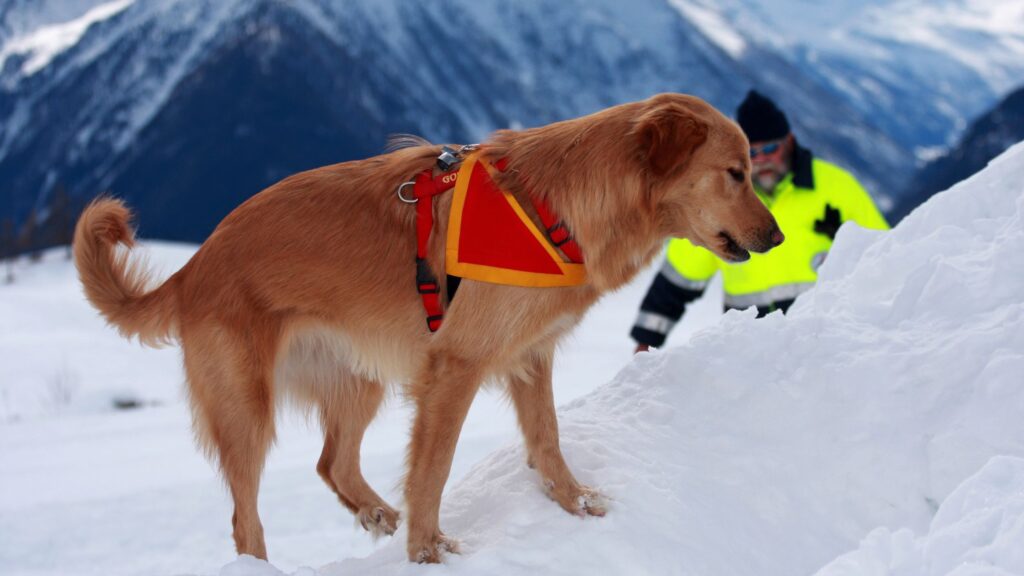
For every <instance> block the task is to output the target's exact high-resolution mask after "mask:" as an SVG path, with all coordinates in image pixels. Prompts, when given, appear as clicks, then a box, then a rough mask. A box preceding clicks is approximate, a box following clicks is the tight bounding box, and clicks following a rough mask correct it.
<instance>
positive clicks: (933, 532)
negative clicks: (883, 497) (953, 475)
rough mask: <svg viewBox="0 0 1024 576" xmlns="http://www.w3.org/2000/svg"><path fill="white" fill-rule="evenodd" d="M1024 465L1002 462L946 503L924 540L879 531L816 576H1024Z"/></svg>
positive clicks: (903, 532)
mask: <svg viewBox="0 0 1024 576" xmlns="http://www.w3.org/2000/svg"><path fill="white" fill-rule="evenodd" d="M1021 542H1024V459H1021V458H1012V457H1007V456H998V457H996V458H993V459H992V460H991V461H989V463H988V464H986V465H985V467H984V468H982V469H981V471H980V472H978V473H977V474H975V475H974V476H971V477H970V478H968V479H967V480H966V481H965V482H964V483H963V484H961V485H960V487H958V488H957V489H956V490H955V491H954V492H953V493H952V494H951V495H950V496H949V498H947V499H946V501H945V502H943V504H942V506H941V507H940V508H939V512H938V514H936V515H935V520H933V521H932V525H931V527H930V528H929V530H928V534H927V535H926V536H924V537H922V538H917V539H915V538H914V535H913V532H911V531H910V530H908V529H906V528H904V529H900V530H897V531H895V532H893V531H891V530H889V529H887V528H879V529H877V530H875V531H873V532H872V533H871V534H869V535H868V537H867V538H865V539H864V541H863V542H861V545H860V548H859V549H858V550H857V551H855V552H851V553H849V554H846V555H844V556H841V557H839V558H837V559H836V560H835V561H834V562H832V563H831V564H829V565H828V566H826V567H825V568H823V569H821V571H819V572H818V574H817V576H911V575H918V574H921V575H924V574H927V575H934V576H939V575H949V576H953V575H958V576H967V575H969V574H978V575H981V574H992V575H999V574H1021V573H1024V547H1021V545H1020V544H1021Z"/></svg>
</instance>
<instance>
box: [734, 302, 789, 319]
mask: <svg viewBox="0 0 1024 576" xmlns="http://www.w3.org/2000/svg"><path fill="white" fill-rule="evenodd" d="M795 300H796V299H795V298H790V299H788V300H779V301H778V302H772V303H771V304H768V305H767V306H758V307H757V317H758V318H763V317H765V316H767V315H768V314H770V313H772V312H775V311H776V310H782V313H783V314H785V313H786V312H787V311H788V310H789V307H790V306H792V305H793V302H794V301H795ZM729 310H738V308H734V307H732V306H726V307H725V311H726V312H728V311H729Z"/></svg>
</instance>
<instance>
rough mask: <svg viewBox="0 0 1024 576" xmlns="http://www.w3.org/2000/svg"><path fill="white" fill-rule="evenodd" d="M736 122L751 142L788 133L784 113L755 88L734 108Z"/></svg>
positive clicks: (775, 137)
mask: <svg viewBox="0 0 1024 576" xmlns="http://www.w3.org/2000/svg"><path fill="white" fill-rule="evenodd" d="M736 122H737V123H738V124H739V125H740V128H742V129H743V133H744V134H746V135H747V139H748V140H750V141H751V142H764V141H766V140H778V139H780V138H782V137H783V136H785V135H786V134H789V122H788V121H787V120H786V115H785V114H783V113H782V110H779V109H778V108H777V107H776V106H775V103H774V102H772V101H771V100H769V99H768V98H766V97H765V96H762V95H761V94H759V93H758V92H757V91H756V90H751V91H750V92H747V97H746V98H744V99H743V103H742V104H740V107H739V108H737V109H736Z"/></svg>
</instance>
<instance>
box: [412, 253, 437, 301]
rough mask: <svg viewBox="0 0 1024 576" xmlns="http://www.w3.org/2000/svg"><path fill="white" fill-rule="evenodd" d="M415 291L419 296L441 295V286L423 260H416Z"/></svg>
mask: <svg viewBox="0 0 1024 576" xmlns="http://www.w3.org/2000/svg"><path fill="white" fill-rule="evenodd" d="M416 291H417V292H419V293H420V294H440V293H441V286H440V284H438V283H437V278H435V277H434V273H433V272H432V271H431V270H430V266H429V265H428V264H427V260H426V259H425V258H416Z"/></svg>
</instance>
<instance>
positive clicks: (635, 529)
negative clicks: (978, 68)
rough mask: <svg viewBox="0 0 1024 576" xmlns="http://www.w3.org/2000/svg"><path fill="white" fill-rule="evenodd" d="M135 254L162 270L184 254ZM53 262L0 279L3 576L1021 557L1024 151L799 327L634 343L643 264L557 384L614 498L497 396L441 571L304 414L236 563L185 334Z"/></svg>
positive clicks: (487, 398)
mask: <svg viewBox="0 0 1024 576" xmlns="http://www.w3.org/2000/svg"><path fill="white" fill-rule="evenodd" d="M150 251H151V255H152V258H153V260H154V262H156V263H158V264H160V265H162V267H163V268H164V270H165V271H166V272H170V271H172V270H174V269H175V268H176V267H177V266H179V265H180V264H181V263H182V262H184V261H185V260H186V259H187V258H188V256H189V254H190V253H191V251H192V248H191V247H182V246H170V245H164V244H155V245H151V246H150ZM61 258H62V256H61V254H60V253H59V252H54V253H50V254H48V255H47V258H46V259H45V261H44V262H43V263H42V264H39V265H36V266H28V265H20V266H19V267H18V269H17V270H16V273H17V282H16V283H15V284H13V285H11V286H0V419H2V422H0V573H3V574H5V575H7V574H10V575H15V574H17V575H33V576H38V575H43V574H61V575H65V574H103V575H118V574H147V575H163V574H202V575H211V574H220V575H222V576H238V575H243V574H244V575H255V576H270V575H280V574H282V573H283V574H295V575H299V576H312V575H321V576H341V575H348V574H366V573H370V574H420V573H457V574H502V575H510V574H530V575H531V576H535V575H536V574H584V573H594V574H630V575H633V574H695V575H697V574H700V575H715V576H717V575H734V574H736V575H742V574H757V575H759V576H766V575H779V576H791V575H794V574H815V573H817V574H819V575H821V576H846V575H853V574H857V575H861V574H865V575H872V576H874V575H878V576H881V575H886V576H909V575H925V574H927V575H940V574H942V575H956V576H966V575H980V574H991V575H996V574H999V575H1004V574H1021V573H1024V546H1022V545H1021V542H1022V541H1024V418H1022V415H1024V377H1022V376H1021V374H1024V145H1018V146H1017V147H1015V148H1012V149H1011V150H1009V151H1008V152H1007V153H1005V154H1004V155H1003V156H1001V157H1000V158H999V159H997V160H996V161H995V162H993V164H992V165H991V166H990V167H989V168H988V169H986V170H985V171H983V172H982V173H981V174H979V175H978V176H976V177H974V178H972V179H971V180H969V181H967V182H965V183H963V184H961V185H959V186H957V187H955V188H953V189H952V190H950V191H949V192H947V193H944V194H941V195H939V196H936V197H935V198H933V199H932V200H931V201H929V202H928V203H927V204H926V205H924V206H923V207H921V208H919V209H918V210H917V211H916V212H915V213H914V214H912V215H911V216H909V217H908V218H906V219H905V220H904V221H903V222H902V223H901V224H900V226H899V227H898V228H896V229H895V230H893V231H891V232H888V233H878V232H869V231H865V230H862V229H859V228H856V227H852V226H847V227H844V228H843V230H842V231H841V232H840V235H839V238H838V240H837V244H836V247H835V249H834V250H833V253H832V255H831V256H830V258H829V260H828V262H827V263H826V264H825V266H824V268H823V270H822V280H821V282H820V284H819V286H818V287H817V288H816V289H815V290H814V291H813V292H811V293H809V294H807V295H805V296H804V297H802V298H801V299H800V300H799V301H798V302H797V304H796V305H795V306H794V307H793V309H792V310H791V311H790V313H789V314H788V315H787V316H782V315H781V314H775V315H771V316H769V317H767V318H764V319H761V320H757V319H755V318H754V316H753V314H752V313H750V312H746V313H741V312H731V313H729V314H726V315H724V316H721V315H718V314H717V313H716V310H717V307H718V306H719V305H720V304H719V302H718V301H715V300H714V299H711V298H709V299H707V300H706V301H703V302H701V304H700V305H699V306H698V309H697V310H695V311H694V313H693V314H691V315H688V317H687V320H686V322H685V323H684V325H683V326H681V327H680V328H681V329H680V330H677V333H676V334H674V335H673V338H672V340H670V345H669V346H668V347H667V348H666V349H665V350H663V351H659V352H654V353H650V354H642V355H639V356H637V357H635V358H633V357H631V355H630V350H631V347H632V345H631V343H630V341H629V340H628V338H627V337H626V332H627V330H628V328H629V325H630V324H631V322H632V319H633V315H634V313H635V310H636V306H637V304H638V302H639V300H640V298H641V297H642V295H643V291H644V289H645V288H646V283H647V281H649V279H650V274H651V273H652V271H648V272H647V273H646V274H645V275H644V276H643V277H641V278H639V279H638V280H637V282H635V283H633V284H632V285H630V286H629V287H627V288H626V289H624V290H623V291H621V292H619V293H616V294H613V295H610V296H609V297H607V298H606V299H605V300H604V301H602V303H601V304H600V305H599V306H598V307H597V308H596V309H595V310H593V311H592V313H591V314H590V315H589V316H588V318H587V319H586V321H585V322H584V324H583V325H582V326H581V327H580V329H579V330H578V331H577V332H576V334H575V336H574V338H573V339H572V340H571V341H569V342H566V344H565V346H564V347H563V356H562V358H561V360H560V361H559V363H558V365H557V366H556V374H555V380H556V382H555V386H556V395H557V397H558V400H559V402H560V403H563V405H562V408H561V409H560V423H561V431H562V443H563V449H564V451H565V453H566V458H567V459H568V461H569V463H570V465H571V466H572V467H573V468H574V470H575V471H576V473H577V475H578V477H579V478H580V480H582V481H583V482H585V483H588V484H590V485H593V486H595V487H598V488H600V489H601V490H602V491H603V492H604V493H605V494H606V495H607V496H608V497H609V498H610V499H611V507H610V511H609V514H608V515H607V516H606V517H605V518H586V519H579V518H575V517H571V516H569V515H567V514H565V513H564V512H562V511H561V509H559V508H558V507H557V506H556V505H554V504H553V503H551V502H550V501H548V500H547V499H546V498H545V497H544V495H543V493H542V490H541V486H540V481H539V479H538V478H537V476H536V475H535V473H534V472H533V471H531V470H529V469H528V468H527V467H526V465H525V462H524V455H523V449H522V447H521V443H520V441H519V439H518V433H517V432H516V429H515V423H514V417H513V415H512V413H511V410H510V409H509V408H508V407H507V406H506V405H505V403H504V401H503V400H502V398H501V396H500V394H498V393H496V392H493V391H489V392H485V393H484V394H482V395H481V396H480V397H478V399H477V402H476V403H475V405H474V408H473V411H472V413H471V415H470V417H469V420H468V422H467V425H466V427H465V429H464V431H463V435H462V438H461V440H460V444H459V448H458V452H457V454H456V460H455V465H454V468H453V473H452V478H451V480H450V481H449V485H448V488H449V489H448V491H447V492H446V495H445V500H444V502H443V505H442V527H443V528H444V529H445V530H446V532H447V533H449V534H451V535H453V536H455V537H457V538H460V539H461V540H462V543H463V549H464V551H463V554H462V555H460V556H451V557H450V558H449V559H448V561H447V564H446V565H445V566H441V567H437V566H417V565H410V564H408V563H407V562H406V561H405V547H404V530H403V529H400V530H399V533H398V534H397V535H396V536H395V537H394V538H391V539H385V540H381V541H379V542H376V543H374V542H373V541H372V540H371V539H370V538H369V536H367V535H366V534H364V533H363V532H362V531H361V530H360V529H358V528H357V527H355V526H354V522H353V520H352V519H351V517H350V516H349V515H348V513H347V512H345V511H344V510H343V509H342V508H341V506H340V505H339V504H337V502H336V501H335V498H334V496H333V495H331V493H330V492H329V491H328V490H327V488H326V487H324V486H323V485H322V483H321V481H320V480H319V478H318V477H317V476H316V474H315V472H314V471H313V468H314V465H315V462H316V459H317V457H318V455H319V451H320V440H319V436H318V433H317V431H316V430H315V429H314V428H313V427H311V426H309V425H307V424H306V423H305V422H304V421H302V420H301V419H299V418H298V417H285V418H284V420H283V422H282V425H281V428H280V434H279V436H280V438H279V441H278V447H277V448H276V449H275V451H274V452H273V453H272V455H271V459H270V461H269V463H268V468H267V471H266V474H265V476H264V483H263V487H262V492H261V500H260V507H261V514H262V516H263V523H264V526H265V529H266V537H267V545H268V549H269V553H270V557H271V562H272V564H267V563H264V562H261V561H257V560H255V559H252V558H236V557H235V556H234V554H233V553H232V542H231V537H230V515H231V510H230V503H229V499H228V497H227V495H226V493H225V490H224V489H223V487H222V486H221V484H220V481H219V479H218V478H217V476H216V475H215V473H214V471H213V469H212V468H211V467H210V465H209V464H207V463H206V462H205V461H204V460H203V459H202V458H201V457H200V456H199V454H198V453H197V452H196V451H195V449H194V447H193V446H192V442H191V436H190V433H189V422H188V414H187V409H186V407H185V405H184V404H183V403H182V400H181V397H180V392H179V382H180V380H181V370H180V367H179V366H178V359H177V354H176V351H175V350H174V349H169V350H160V351H153V350H146V349H142V348H139V347H137V346H135V345H132V344H128V343H127V342H123V341H121V340H119V339H118V338H117V336H116V335H115V334H114V333H113V331H111V330H109V329H106V328H105V327H104V326H103V324H102V322H101V321H100V320H99V319H98V318H97V317H96V315H95V313H94V312H92V311H91V309H89V308H88V307H87V305H86V304H85V303H84V302H83V301H82V299H81V296H80V295H79V292H78V287H77V285H76V283H75V279H74V272H73V270H72V269H71V267H70V265H69V263H67V262H66V261H63V260H62V259H61ZM620 370H621V371H620ZM115 399H121V400H122V401H123V400H126V399H135V400H137V401H139V402H141V403H142V404H143V407H142V408H140V409H136V410H130V411H116V410H113V409H112V408H111V407H110V406H111V404H112V402H113V401H114V400H115ZM409 415H410V413H409V409H408V407H407V406H404V405H403V404H402V403H401V401H399V400H395V401H394V402H392V405H391V406H390V407H389V408H388V409H387V410H386V411H385V412H384V413H383V414H382V415H381V417H380V418H379V420H378V421H377V422H376V423H375V424H374V425H373V426H372V427H371V430H370V433H369V435H368V437H367V440H366V445H365V447H364V472H365V474H366V476H367V478H368V480H369V481H370V483H371V484H373V485H374V486H376V487H378V488H380V489H381V490H382V491H383V492H385V493H386V494H387V497H388V498H389V499H390V500H392V501H398V494H399V492H400V490H399V489H398V486H397V484H396V483H397V480H398V478H399V476H400V474H401V465H402V456H403V451H404V444H405V437H406V430H407V428H408V423H409Z"/></svg>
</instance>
